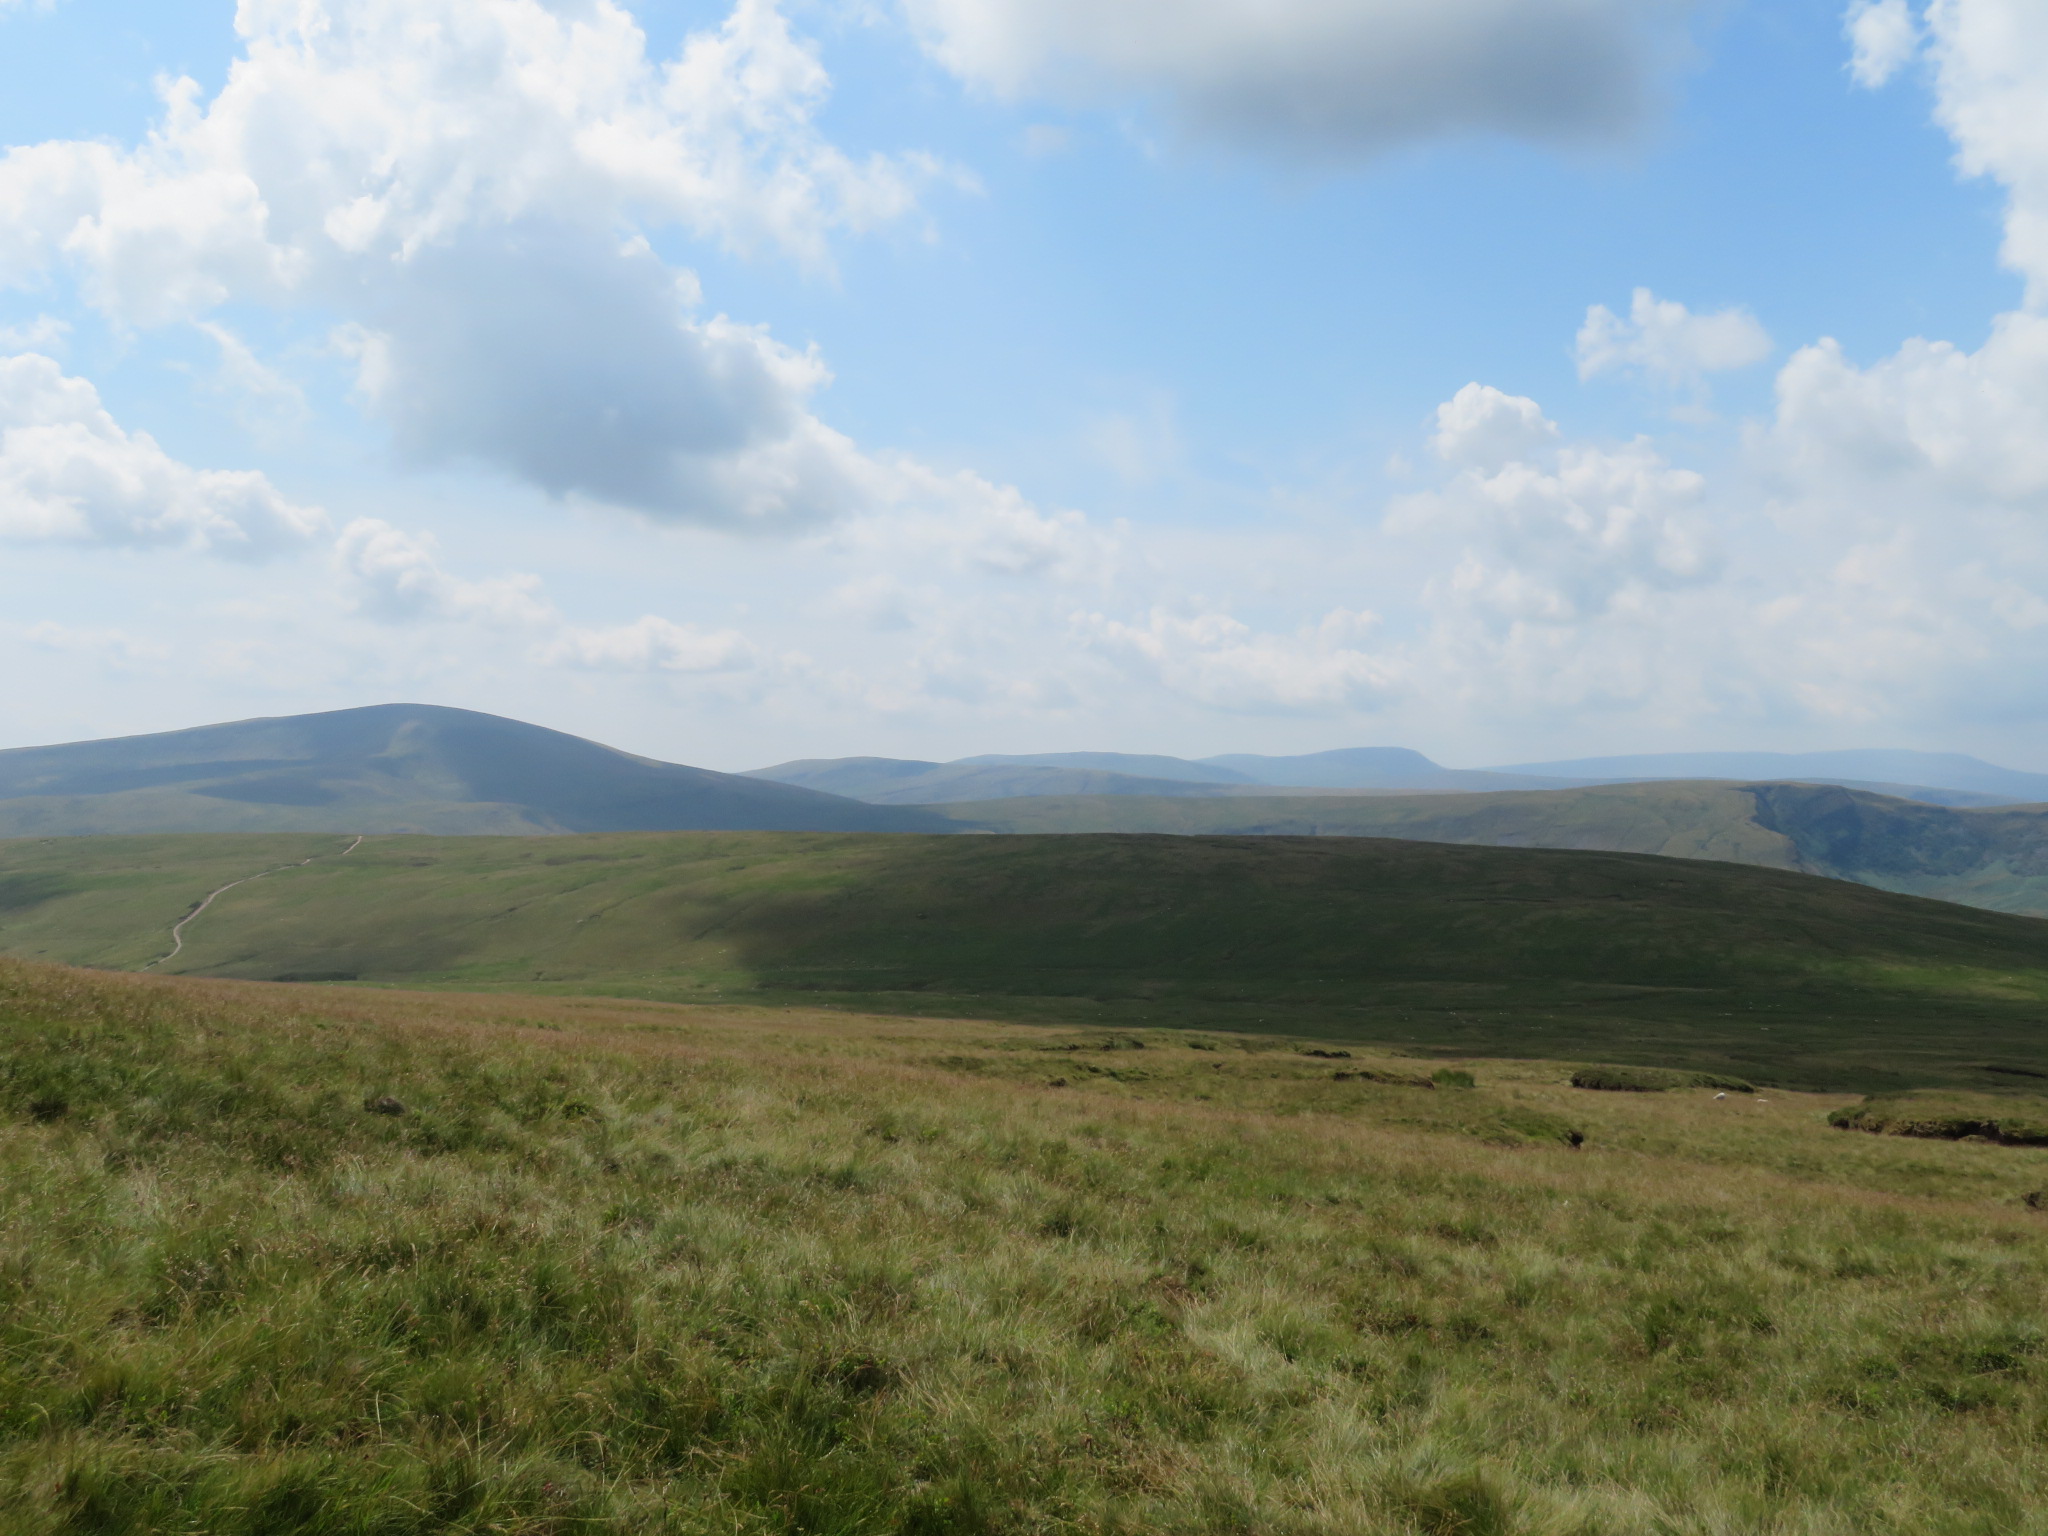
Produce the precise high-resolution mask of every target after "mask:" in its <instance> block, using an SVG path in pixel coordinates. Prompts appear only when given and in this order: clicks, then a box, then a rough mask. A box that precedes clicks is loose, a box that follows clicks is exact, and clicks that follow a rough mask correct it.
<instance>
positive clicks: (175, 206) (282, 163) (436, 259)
mask: <svg viewBox="0 0 2048 1536" xmlns="http://www.w3.org/2000/svg"><path fill="white" fill-rule="evenodd" d="M236 27H237V30H238V31H239V33H240V34H241V37H242V40H243V51H242V55H241V57H240V58H239V59H238V60H237V61H236V62H235V64H234V66H233V68H232V69H231V70H230V72H229V75H228V79H227V82H226V84H225V85H224V86H223V87H222V89H221V90H220V91H219V93H218V94H217V95H215V96H213V97H212V98H211V99H205V98H204V97H203V94H202V93H201V91H200V89H199V88H198V87H197V86H196V85H195V84H193V83H192V82H191V81H177V82H173V83H171V84H170V85H169V86H167V87H166V91H165V108H164V113H163V116H162V118H161V120H160V122H159V123H158V124H157V126H156V127H155V129H154V130H153V131H152V132H151V133H150V135H149V136H148V137H147V139H146V140H145V141H144V142H142V143H141V144H139V145H137V146H135V147H134V148H132V149H122V148H119V147H117V146H113V145H109V144H105V143H98V142H94V143H84V142H61V141H59V142H50V143H44V144H38V145H29V146H23V147H20V148H17V149H15V150H13V151H11V152H10V153H9V154H8V155H7V156H6V157H5V158H4V159H0V281H9V280H12V281H14V282H17V283H27V282H33V281H36V280H38V279H39V278H41V277H43V276H45V275H46V274H47V273H49V272H50V271H51V270H52V269H62V270H66V271H69V272H70V273H72V274H73V275H75V277H76V280H77V281H78V283H79V285H80V287H81V290H82V292H83V293H84V294H85V295H86V297H87V298H88V299H89V301H90V302H92V303H94V304H96V305H97V306H98V307H99V308H101V309H102V310H103V311H105V312H106V313H108V314H109V315H111V316H113V317H115V318H116V319H117V320H119V321H121V322H123V323H126V324H134V325H145V326H147V325H157V324H163V323H167V322H171V321H177V320H189V319H197V318H199V317H201V316H204V315H205V314H207V313H208V312H209V311H211V310H213V309H215V308H217V307H218V306H221V305H223V304H226V303H228V302H230V301H244V302H247V301H254V302H260V303H267V304H271V305H278V306H290V307H294V308H298V309H301V310H304V311H308V312H316V313H326V314H331V315H334V316H336V317H338V318H339V320H340V322H341V324H340V328H339V330H338V332H337V335H338V337H339V339H340V340H341V341H342V342H343V344H344V345H346V346H348V347H349V348H351V349H352V350H353V351H354V353H355V355H356V357H357V358H358V361H359V366H360V384H361V394H362V397H363V399H364V400H365V401H366V402H367V403H368V405H369V406H370V408H371V409H372V410H374V411H375V412H377V413H378V414H379V415H381V416H382V417H383V418H384V419H385V420H387V421H388V422H389V423H390V424H391V426H392V429H393V432H394V435H395V437H396V440H397V443H398V446H399V448H400V449H401V451H402V452H403V453H404V454H405V455H406V456H407V457H409V458H413V459H418V460H434V459H446V458H455V459H468V460H475V461H480V462H482V463H484V464H487V465H490V466H493V467H495V468H497V469H500V470H503V471H505V472H507V473H510V474H513V475H516V476H518V477H520V478H522V479H525V480H527V481H529V482H531V483H532V484H534V485H536V486H538V487H540V488H541V489H543V490H545V491H547V492H549V493H550V494H553V495H557V496H580V497H587V498H590V499H593V500H598V501H604V502H609V503H613V504H616V505H619V506H623V507H628V508H631V509H634V510H637V511H639V512H642V513H645V514H647V515H649V516H652V517H656V518H664V519H674V520H682V521H692V522H698V523H706V524H714V525H722V526H747V527H776V526H787V525H791V524H800V523H803V522H806V521H811V520H816V519H819V518H823V517H829V516H832V515H834V514H837V513H841V512H845V511H849V510H857V509H859V508H860V507H861V506H862V505H863V497H864V495H865V494H866V490H867V487H866V484H865V482H864V481H863V479H862V476H861V473H860V460H859V456H858V455H857V454H856V453H855V451H854V450H853V447H852V445H851V444H849V443H847V442H846V441H845V440H844V439H843V438H841V437H839V436H838V435H837V434H835V433H833V432H831V431H830V430H829V429H827V428H826V427H824V425H823V424H822V423H821V422H819V421H818V420H817V418H816V417H815V416H814V415H813V414H812V412H811V409H810V404H809V397H810V394H811V392H812V391H813V390H814V389H815V388H816V387H817V386H818V385H819V384H820V383H821V382H823V379H824V372H823V369H822V368H821V367H820V366H819V365H818V364H817V363H816V362H815V361H814V360H812V359H810V358H808V357H806V356H803V355H801V354H798V353H794V352H792V351H790V350H789V349H788V348H786V347H783V346H780V345H778V344H777V343H776V342H775V341H774V340H773V339H772V338H771V337H769V336H768V335H767V334H766V333H765V332H762V331H760V330H757V329H753V328H750V327H746V326H742V325H738V324H734V323H732V322H730V321H727V320H725V319H723V318H721V317H720V316H718V315H717V314H716V313H715V311H714V312H706V311H705V310H704V308H703V306H701V305H700V304H699V303H698V300H697V295H696V291H695V282H694V279H693V278H692V277H691V275H690V274H689V273H688V272H687V271H685V270H682V269H677V268H671V267H669V266H667V265H665V264H664V263H663V262H662V261H661V260H660V259H658V258H657V257H656V256H655V255H654V254H653V250H652V247H651V246H650V245H649V243H648V241H647V240H646V239H645V238H644V237H643V236H644V234H645V233H649V232H656V231H658V230H660V229H662V228H675V229H679V230H681V231H683V232H685V233H687V234H688V235H690V236H693V237H696V238H700V239H706V240H715V241H718V242H720V243H722V244H724V245H726V246H728V247H730V248H733V249H738V250H754V249H761V248H771V249H776V250H780V251H781V252H783V253H785V254H786V255H787V256H788V257H790V258H791V259H795V260H797V261H801V262H809V263H814V264H822V263H824V262H825V261H826V260H827V251H828V240H829V237H830V236H831V235H832V233H833V232H834V231H837V230H845V229H861V228H867V227H871V226H873V225H875V224H877V223H880V222H883V221H885V220H888V219H891V218H894V217H897V216H899V215H901V214H902V213H904V212H905V211H906V210H907V209H908V208H909V207H910V206H911V205H912V203H913V201H914V197H915V189H916V187H917V184H918V183H919V182H920V181H921V180H922V179H923V178H924V177H925V175H926V173H927V172H928V170H929V169H930V167H929V164H928V162H926V161H924V160H922V159H921V158H919V157H916V156H909V157H901V158H890V157H882V156H875V157H868V158H864V159H859V160H856V159H854V158H852V157H849V156H848V155H846V154H845V153H843V152H842V151H840V150H839V149H838V148H837V147H836V146H834V145H833V144H832V143H830V142H829V141H828V140H827V139H826V138H825V137H824V136H823V135H822V134H821V133H819V132H818V130H817V129H816V127H815V125H814V123H813V116H814V114H815V112H816V110H817V108H818V106H819V105H820V103H821V102H822V100H823V98H824V96H825V93H826V89H827V85H828V82H827V79H826V77H825V74H824V71H823V70H822V68H821V67H820V66H819V64H818V62H817V60H816V59H815V58H814V57H813V56H812V54H811V52H810V51H809V50H808V49H807V48H806V47H805V46H804V45H803V44H802V43H801V42H799V41H798V40H797V39H796V38H795V37H793V36H792V35H791V33H790V31H789V29H788V27H787V25H786V24H785V22H784V20H783V18H782V17H781V15H780V13H779V12H778V11H777V10H776V8H775V6H774V4H773V0H739V3H738V4H737V6H736V7H735V9H734V10H733V12H732V13H731V15H730V16H729V17H728V18H727V20H726V22H725V23H724V25H723V26H722V27H720V28H718V29H716V30H714V31H709V32H705V33H701V34H698V35H696V36H694V37H692V38H691V39H690V40H689V41H688V42H687V44H686V45H685V46H684V47H683V49H682V50H681V51H680V53H679V54H678V55H677V56H676V57H675V58H673V59H670V60H667V61H657V60H655V59H652V58H650V57H649V56H648V54H647V51H646V45H645V39H644V37H643V35H642V34H641V32H640V30H639V29H638V27H637V26H636V25H635V23H634V21H633V18H632V16H631V14H630V13H629V12H628V11H627V10H626V9H624V8H623V7H622V6H620V5H618V4H616V3H613V0H566V3H554V4H548V3H543V0H242V4H241V6H240V8H239V10H238V13H237V18H236Z"/></svg>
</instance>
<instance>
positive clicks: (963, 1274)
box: [0, 864, 2048, 1536]
mask: <svg viewBox="0 0 2048 1536" xmlns="http://www.w3.org/2000/svg"><path fill="white" fill-rule="evenodd" d="M363 867H364V869H365V870H371V869H373V868H374V866H373V865H370V864H366V865H365V866H363ZM557 867H558V868H560V867H561V866H557ZM355 878H363V879H365V880H369V879H370V878H371V876H369V875H367V874H366V875H364V876H360V877H355ZM309 885H310V882H309ZM368 888H369V887H367V886H366V887H365V889H368ZM279 889H283V887H282V886H281V887H280V888H279ZM415 910H417V909H415ZM1901 910H1904V909H1901ZM1327 1049H1328V1048H1327V1047H1324V1046H1313V1045H1310V1044H1308V1043H1307V1042H1300V1041H1288V1040H1282V1039H1276V1038H1270V1037H1252V1036H1241V1035H1227V1034H1222V1033H1216V1032H1194V1031H1187V1030H1157V1029H1155V1030H1137V1031H1126V1030H1119V1031H1103V1030H1086V1029H1078V1030H1077V1029H1057V1028H1028V1029H1027V1028H1018V1027H1016V1026H1014V1025H1011V1026H1004V1025H996V1024H986V1023H966V1022H960V1021H953V1020H918V1019H905V1018H900V1017H899V1018H889V1017H875V1016H866V1015H860V1014H854V1013H847V1012H821V1011H816V1010H801V1009H784V1010H768V1009H760V1008H743V1007H734V1006H729V1005H725V1006H698V1007H687V1006H678V1005H673V1004H661V1003H645V1002H633V1001H628V1000H620V999H603V998H534V997H521V996H509V995H508V996H495V997H491V996H486V997H478V996H474V995H463V994H457V993H433V994H424V995H423V994H418V993H404V992H398V991H378V990H369V989H362V988H352V989H344V988H336V987H316V986H278V985H266V984H257V983H246V982H225V981H211V980H198V979H189V978H156V977H133V976H117V975H107V974H101V973H93V972H85V971H76V970H64V969H60V968H56V967H49V966H35V965H24V964H20V963H16V962H0V1530H5V1531H6V1532H8V1533H9V1536H87V1533H91V1536H171V1533H178V1536H201V1533H203V1536H486V1533H491V1536H714V1533H715V1536H1041V1533H1042V1536H1212V1533H1213V1536H1222V1533H1240V1536H1244V1533H1259V1536H1649V1533H1657V1536H1734V1533H1742V1536H2041V1533H2044V1532H2048V1457H2044V1455H2043V1453H2042V1446H2043V1442H2044V1434H2048V1326H2044V1321H2043V1320H2044V1317H2048V1215H2044V1214H2043V1213H2042V1212H2041V1211H2040V1210H2039V1209H2037V1208H2036V1205H2037V1204H2038V1203H2039V1198H2038V1197H2039V1192H2040V1191H2041V1190H2043V1188H2044V1187H2048V1149H2040V1148H2033V1147H2003V1146H1994V1145H1989V1144H1984V1143H1956V1142H1948V1141H1924V1140H1912V1139H1907V1138H1903V1137H1897V1136H1885V1135H1863V1134H1857V1133H1855V1132H1851V1131H1842V1130H1836V1129H1833V1128H1831V1127H1830V1126H1829V1124H1828V1115H1829V1114H1830V1113H1831V1112H1835V1111H1838V1110H1841V1109H1844V1108H1847V1107H1849V1106H1850V1103H1851V1101H1850V1100H1848V1099H1846V1098H1844V1097H1842V1096H1824V1095H1806V1094H1798V1093H1783V1092H1777V1091H1773V1092H1771V1093H1769V1094H1767V1095H1765V1096H1762V1097H1760V1098H1759V1097H1752V1096H1750V1095H1747V1094H1730V1095H1728V1096H1727V1097H1724V1098H1716V1097H1715V1096H1714V1093H1713V1092H1712V1091H1709V1090H1707V1089H1704V1088H1699V1089H1692V1090H1689V1091H1674V1092H1667V1093H1598V1092H1584V1091H1581V1090H1577V1089H1574V1088H1572V1087H1570V1086H1568V1084H1567V1083H1566V1082H1565V1076H1566V1073H1565V1071H1564V1070H1563V1069H1561V1068H1557V1067H1555V1066H1547V1065H1540V1064H1539V1065H1533V1066H1532V1065H1530V1064H1527V1063H1515V1062H1496V1061H1487V1060H1483V1059H1469V1058H1468V1059H1466V1060H1464V1061H1463V1062H1462V1063H1461V1066H1462V1068H1463V1076H1464V1077H1469V1079H1470V1080H1471V1081H1472V1082H1473V1083H1474V1084H1475V1086H1471V1087H1460V1086H1453V1085H1454V1084H1456V1083H1458V1082H1460V1081H1461V1076H1460V1074H1458V1073H1455V1072H1453V1071H1450V1070H1448V1069H1446V1070H1442V1071H1441V1072H1440V1077H1441V1080H1442V1082H1443V1084H1444V1085H1443V1086H1429V1085H1428V1082H1427V1080H1421V1081H1418V1074H1417V1071H1416V1065H1417V1064H1416V1063H1415V1062H1414V1061H1413V1060H1412V1059H1409V1060H1406V1061H1404V1060H1402V1059H1401V1058H1399V1057H1397V1056H1388V1055H1384V1054H1372V1053H1365V1052H1361V1051H1355V1052H1354V1053H1353V1054H1352V1055H1351V1056H1349V1057H1348V1058H1346V1057H1338V1058H1335V1059H1332V1058H1331V1057H1330V1056H1328V1055H1327V1054H1310V1052H1311V1051H1315V1052H1323V1051H1326V1050H1327ZM1340 1074H1341V1075H1340ZM1575 1141H1576V1142H1577V1143H1578V1144H1577V1145H1576V1146H1575V1145H1574V1142H1575ZM2029 1196H2035V1197H2036V1200H2035V1202H2034V1203H2032V1204H2030V1203H2029V1198H2028V1197H2029Z"/></svg>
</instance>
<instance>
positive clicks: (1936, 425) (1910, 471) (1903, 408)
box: [1759, 313, 2048, 521]
mask: <svg viewBox="0 0 2048 1536" xmlns="http://www.w3.org/2000/svg"><path fill="white" fill-rule="evenodd" d="M1759 446H1760V448H1761V449H1762V450H1763V452H1764V453H1765V454H1766V455H1767V456H1768V460H1769V463H1770V465H1771V467H1772V468H1773V469H1774V470H1775V471H1776V472H1778V473H1779V474H1781V475H1783V476H1785V477H1788V478H1789V479H1790V480H1791V481H1792V482H1793V483H1794V484H1795V485H1796V487H1797V494H1798V495H1799V496H1801V497H1802V498H1805V499H1807V500H1809V501H1830V502H1841V501H1845V500H1846V501H1850V502H1853V503H1854V504H1856V505H1858V506H1862V507H1865V508H1868V509H1870V510H1873V511H1875V510H1878V509H1879V508H1882V509H1884V510H1886V511H1888V512H1910V511H1914V510H1915V509H1918V511H1919V513H1920V515H1923V516H1928V517H1931V518H1933V519H1935V520H1938V521H1945V520H1947V519H1948V518H1950V517H1952V516H1954V515H1955V514H1956V513H1958V512H1962V511H1965V510H1970V509H1978V510H1982V509H1988V508H1994V507H2006V508H2017V509H2026V510H2029V511H2034V512H2039V513H2044V514H2048V317H2043V316H2039V315H2031V314H2025V313H2013V314H2008V315H2002V316H2000V317H1999V319H1998V322H1997V324H1996V325H1995V327H1994V328H1993V330H1992V334H1991V337H1990V339H1989V340H1988V341H1986V342H1985V344H1984V346H1983V347H1982V348H1980V349H1979V350H1978V351H1976V352H1966V351H1964V350H1962V349H1961V348H1959V347H1956V346H1954V345H1952V344H1950V343H1948V342H1945V341H1921V340H1915V341H1910V342H1908V343H1907V344H1906V345H1905V346H1904V347H1902V348H1901V349H1900V350H1899V351H1898V352H1897V353H1895V354H1894V355H1893V356H1891V357H1889V358H1885V359H1883V360H1882V361H1880V362H1878V363H1876V364H1874V365H1873V366H1871V367H1869V368H1858V367H1856V366H1855V365H1854V364H1852V363H1851V362H1849V360H1848V359H1847V358H1845V357H1844V356H1843V354H1842V350H1841V348H1840V347H1839V346H1838V345H1837V344H1836V343H1834V342H1833V341H1822V342H1819V343H1818V344H1816V345H1814V346H1810V347H1803V348H1801V349H1800V350H1799V351H1798V352H1797V353H1796V354H1794V356H1793V357H1792V359H1791V360H1790V361H1789V362H1787V363H1786V365H1785V367H1784V369H1783V371H1782V372H1780V374H1779V376H1778V414H1777V420H1776V422H1775V423H1774V424H1773V426H1772V428H1771V429H1770V431H1769V433H1768V435H1767V436H1765V437H1764V438H1762V439H1760V441H1759Z"/></svg>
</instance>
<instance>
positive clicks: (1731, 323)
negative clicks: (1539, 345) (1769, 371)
mask: <svg viewBox="0 0 2048 1536" xmlns="http://www.w3.org/2000/svg"><path fill="white" fill-rule="evenodd" d="M1577 352H1578V363H1579V377H1580V378H1582V379H1590V378H1594V377H1597V376H1598V375H1600V374H1603V373H1613V372H1616V371H1630V372H1639V373H1643V374H1646V375H1648V376H1649V377H1650V378H1652V379H1656V380H1658V381H1659V382H1661V383H1665V384H1672V385H1682V384H1695V385H1696V384H1697V383H1698V382H1699V381H1700V379H1701V378H1702V377H1704V376H1705V375H1706V374H1709V373H1721V372H1725V371H1727V370H1729V369H1732V368H1747V367H1749V366H1750V365H1751V364H1752V363H1760V362H1762V361H1763V360H1764V359H1765V358H1767V357H1769V356H1770V355H1771V338H1770V335H1769V333H1767V332H1766V331H1765V330H1764V328H1763V327H1762V326H1761V325H1759V324H1758V323H1757V320H1756V317H1755V316H1754V315H1752V314H1751V313H1750V312H1749V311H1748V310H1746V309H1740V308H1730V309H1723V310H1717V311H1715V312H1714V313H1713V314H1710V315H1696V314H1694V313H1693V312H1692V311H1691V310H1689V309H1687V308H1686V307H1685V306H1684V305H1683V304H1680V303H1678V302H1676V301H1675V300H1672V299H1660V298H1658V297H1657V296H1656V295H1655V294H1654V293H1652V292H1650V290H1649V289H1647V288H1638V289H1636V290H1635V294H1634V297H1633V298H1632V299H1631V301H1630V304H1629V315H1628V318H1627V319H1626V320H1624V319H1622V318H1621V316H1619V315H1617V314H1616V313H1615V312H1614V311H1613V310H1611V309H1609V308H1608V307H1607V306H1606V305H1605V304H1595V305H1593V306H1592V307H1591V308H1590V309H1588V310H1587V311H1586V323H1585V324H1584V325H1583V326H1581V327H1580V328H1579V335H1578V347H1577Z"/></svg>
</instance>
